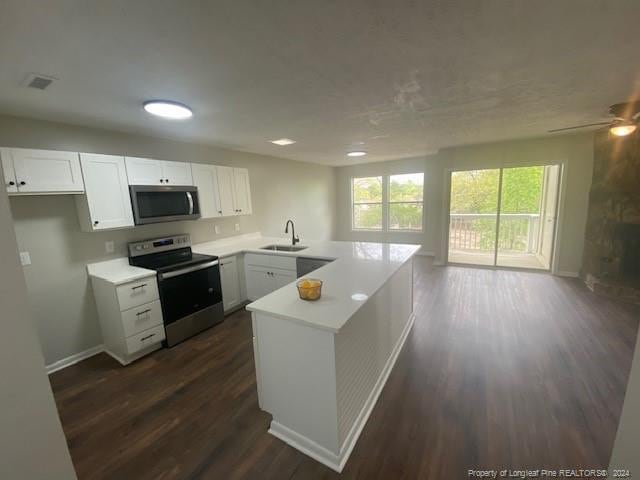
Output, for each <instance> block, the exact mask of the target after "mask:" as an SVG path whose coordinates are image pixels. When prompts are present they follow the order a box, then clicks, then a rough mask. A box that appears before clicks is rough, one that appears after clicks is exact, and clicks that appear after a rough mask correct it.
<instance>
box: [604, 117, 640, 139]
mask: <svg viewBox="0 0 640 480" xmlns="http://www.w3.org/2000/svg"><path fill="white" fill-rule="evenodd" d="M636 128H637V126H636V124H635V123H633V122H629V121H626V120H625V121H620V122H616V123H615V124H614V125H612V126H611V128H609V132H611V134H612V135H615V136H616V137H626V136H627V135H631V134H632V133H633V132H635V131H636Z"/></svg>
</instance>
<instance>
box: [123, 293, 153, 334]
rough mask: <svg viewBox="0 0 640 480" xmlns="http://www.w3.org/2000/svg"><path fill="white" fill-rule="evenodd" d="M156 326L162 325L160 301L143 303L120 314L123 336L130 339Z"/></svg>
mask: <svg viewBox="0 0 640 480" xmlns="http://www.w3.org/2000/svg"><path fill="white" fill-rule="evenodd" d="M156 325H162V307H161V306H160V300H155V301H153V302H151V303H145V304H144V305H140V306H138V307H134V308H130V309H129V310H125V311H124V312H122V326H123V327H124V336H125V337H130V336H131V335H135V334H136V333H140V332H142V331H144V330H147V329H149V328H151V327H155V326H156Z"/></svg>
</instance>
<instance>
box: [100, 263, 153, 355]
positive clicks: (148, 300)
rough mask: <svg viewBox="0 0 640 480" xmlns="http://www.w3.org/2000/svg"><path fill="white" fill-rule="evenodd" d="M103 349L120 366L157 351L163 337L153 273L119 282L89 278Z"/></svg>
mask: <svg viewBox="0 0 640 480" xmlns="http://www.w3.org/2000/svg"><path fill="white" fill-rule="evenodd" d="M91 285H92V286H93V294H94V296H95V299H96V306H97V307H98V316H99V318H100V328H101V329H102V337H103V339H104V346H105V350H106V351H107V353H108V354H109V355H111V356H112V357H113V358H115V359H116V360H118V361H119V362H120V363H121V364H122V365H127V364H128V363H131V362H132V361H134V360H137V359H138V358H140V357H142V356H144V355H147V354H148V353H151V352H152V351H154V350H157V349H158V348H160V347H161V346H162V341H163V340H164V339H165V332H164V324H163V320H162V307H161V306H160V299H159V295H158V284H157V281H156V277H155V275H153V276H149V277H145V278H142V279H138V280H135V281H132V282H127V283H123V284H120V285H116V284H113V283H111V282H107V281H105V280H102V279H100V278H96V277H92V278H91Z"/></svg>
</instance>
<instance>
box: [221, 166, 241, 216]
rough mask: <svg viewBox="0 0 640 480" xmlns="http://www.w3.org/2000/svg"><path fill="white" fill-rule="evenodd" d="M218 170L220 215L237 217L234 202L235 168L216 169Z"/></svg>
mask: <svg viewBox="0 0 640 480" xmlns="http://www.w3.org/2000/svg"><path fill="white" fill-rule="evenodd" d="M216 170H217V174H218V195H219V198H220V203H219V205H218V206H219V209H218V210H219V211H221V212H222V213H221V214H220V215H221V216H223V217H230V216H233V215H237V213H236V208H235V206H234V201H233V200H234V193H233V183H234V181H233V168H231V167H216Z"/></svg>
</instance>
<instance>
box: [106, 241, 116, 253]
mask: <svg viewBox="0 0 640 480" xmlns="http://www.w3.org/2000/svg"><path fill="white" fill-rule="evenodd" d="M114 250H115V246H114V244H113V240H108V241H106V242H104V251H105V252H107V253H113V252H114Z"/></svg>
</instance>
